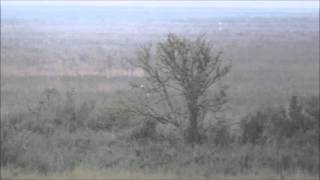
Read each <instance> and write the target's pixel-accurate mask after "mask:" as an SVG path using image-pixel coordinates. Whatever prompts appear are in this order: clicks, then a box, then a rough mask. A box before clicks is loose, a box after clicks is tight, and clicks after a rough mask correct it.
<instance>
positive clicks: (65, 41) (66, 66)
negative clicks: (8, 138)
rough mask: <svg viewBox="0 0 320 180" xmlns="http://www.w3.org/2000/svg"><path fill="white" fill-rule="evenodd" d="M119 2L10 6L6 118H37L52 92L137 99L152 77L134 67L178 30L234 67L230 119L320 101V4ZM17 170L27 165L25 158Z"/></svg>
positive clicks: (101, 101) (5, 38)
mask: <svg viewBox="0 0 320 180" xmlns="http://www.w3.org/2000/svg"><path fill="white" fill-rule="evenodd" d="M113 3H114V4H113ZM113 3H110V4H109V5H97V4H92V5H88V4H86V2H84V3H83V4H81V3H80V4H76V3H75V4H72V3H70V4H68V5H63V3H62V5H61V4H60V5H57V4H59V3H57V4H56V5H52V4H50V3H48V4H46V3H43V4H41V3H40V5H39V4H37V3H30V4H28V3H26V2H25V3H23V2H22V3H20V4H19V3H11V4H10V3H7V4H6V3H3V2H1V117H2V118H1V119H6V118H7V116H8V117H9V116H10V117H11V114H15V113H24V112H28V111H30V108H31V109H32V108H34V107H36V106H37V104H38V102H39V101H40V102H41V98H43V97H44V95H43V92H45V91H46V90H48V89H56V90H57V91H59V92H61V93H62V94H63V93H65V92H69V91H70V90H72V91H74V98H75V103H76V104H77V103H79V104H81V103H84V102H88V101H89V102H95V104H96V106H101V107H105V106H108V104H110V103H113V101H117V99H118V95H119V94H121V93H122V94H130V93H134V92H132V87H130V83H131V82H132V81H138V82H141V81H142V79H143V78H144V77H145V73H144V72H143V70H142V69H139V68H137V67H135V66H133V65H132V64H134V63H135V62H136V61H137V60H136V54H137V52H139V50H140V49H141V47H143V46H148V47H156V44H157V43H158V42H164V41H166V39H167V37H168V33H173V34H176V35H178V36H182V37H186V38H191V39H192V38H196V37H198V36H199V35H200V36H201V35H204V36H205V37H206V39H207V40H208V41H209V42H210V43H211V44H212V47H213V48H212V51H213V52H214V53H218V52H219V51H222V52H223V53H222V58H223V59H224V60H225V62H226V63H227V64H231V66H232V68H231V70H230V72H229V73H228V74H227V75H226V77H225V79H224V81H223V82H224V84H225V85H227V86H228V87H229V88H228V90H227V92H228V96H229V103H228V106H229V109H228V110H227V111H226V114H225V117H227V118H228V119H229V122H232V123H234V122H235V123H237V122H240V120H241V119H242V118H243V117H244V116H245V115H246V114H248V113H250V112H252V111H255V110H257V109H259V108H261V107H269V106H276V107H278V106H286V105H287V104H288V100H289V99H290V97H292V96H298V97H301V98H302V99H303V98H307V97H310V96H318V94H319V8H318V7H315V6H313V5H318V4H317V3H315V2H313V5H312V2H309V4H311V5H308V6H306V7H304V6H299V5H295V6H292V7H286V5H285V3H284V2H282V3H279V2H278V3H279V4H281V6H280V7H276V5H274V6H266V7H259V8H257V7H254V6H248V7H246V6H243V7H236V6H231V7H227V6H219V7H218V6H217V7H215V6H214V5H210V6H206V4H205V3H204V2H202V3H204V5H202V6H199V5H198V6H192V3H195V4H196V2H189V4H188V3H187V4H188V5H187V6H181V5H179V3H177V4H175V5H170V6H169V5H168V6H165V5H162V6H161V5H157V3H154V4H153V5H149V6H146V5H143V4H139V3H137V4H136V5H125V3H124V4H121V3H119V4H120V5H119V4H117V3H115V2H113ZM131 3H132V4H134V3H133V2H131ZM158 3H159V2H158ZM220 3H221V2H220ZM84 4H85V5H84ZM106 4H108V3H106ZM151 4H152V3H151ZM160 4H161V3H160ZM162 4H165V2H164V3H162ZM168 4H170V3H168ZM173 4H174V3H173ZM238 4H241V3H238ZM289 4H290V3H289ZM132 95H134V94H132ZM119 97H120V95H119ZM76 106H77V107H78V106H79V107H80V105H76ZM96 109H97V108H96ZM98 109H99V108H98ZM100 109H103V108H100ZM93 114H94V113H93ZM88 118H89V117H88ZM88 118H87V119H88ZM9 119H10V118H9ZM89 119H90V118H89ZM138 119H139V118H138ZM8 121H9V120H8ZM117 127H118V126H117ZM120 129H121V128H120ZM231 129H239V127H234V126H232V127H231ZM119 132H120V131H119ZM112 133H113V132H112ZM119 134H120V133H119ZM98 138H101V137H98ZM235 141H236V140H235ZM233 143H235V142H233ZM17 144H19V143H17ZM30 146H32V145H30ZM9 147H11V146H8V148H9ZM111 148H112V147H111ZM18 149H19V148H18ZM123 149H125V148H123ZM100 150H101V149H100ZM100 150H99V153H102V152H100ZM44 151H45V150H44ZM177 152H179V151H178V150H177ZM6 155H7V154H4V156H6ZM63 156H64V155H63ZM67 156H68V155H65V158H68V157H67ZM40 159H41V158H40ZM80 159H81V158H80ZM89 159H90V158H89ZM86 160H87V161H89V160H88V159H86ZM86 160H84V161H86ZM91 160H92V159H91ZM21 161H22V160H21ZM146 161H147V160H146ZM23 162H24V163H22V164H24V165H25V164H28V163H29V161H28V160H24V161H23ZM92 162H95V161H94V160H92ZM137 162H138V163H139V161H137ZM14 163H17V164H15V165H17V167H19V165H18V163H19V160H16V161H15V162H12V163H11V164H14ZM93 164H95V163H93ZM98 164H99V163H98ZM124 164H126V163H125V162H124ZM64 165H65V166H66V167H67V165H66V164H64ZM25 166H26V167H28V168H30V167H31V169H32V168H34V167H37V166H33V165H32V164H30V165H25ZM57 166H59V165H57ZM98 166H100V164H99V165H98ZM115 166H117V165H115ZM2 167H5V166H2ZM197 167H198V166H197ZM206 167H208V166H206ZM47 168H48V171H50V170H51V169H54V170H53V171H55V170H56V169H55V167H51V166H49V167H47ZM50 168H51V169H50ZM57 169H59V168H57ZM125 169H126V170H127V169H128V168H126V167H125ZM249 174H250V173H249ZM307 174H308V173H307Z"/></svg>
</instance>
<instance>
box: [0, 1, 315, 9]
mask: <svg viewBox="0 0 320 180" xmlns="http://www.w3.org/2000/svg"><path fill="white" fill-rule="evenodd" d="M1 5H33V6H34V5H51V6H70V5H72V6H74V5H77V6H88V5H90V6H142V7H156V6H164V7H257V8H261V7H267V8H283V7H287V8H319V1H306V0H305V1H3V0H1Z"/></svg>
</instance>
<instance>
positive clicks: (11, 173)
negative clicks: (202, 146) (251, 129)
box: [1, 166, 319, 180]
mask: <svg viewBox="0 0 320 180" xmlns="http://www.w3.org/2000/svg"><path fill="white" fill-rule="evenodd" d="M191 171H192V170H191ZM1 179H3V180H13V179H14V180H31V179H32V180H73V179H77V180H89V179H90V180H127V179H128V180H129V179H130V180H135V179H139V180H147V179H153V180H171V179H186V180H189V179H190V180H191V179H192V180H318V179H319V178H318V177H312V176H308V175H304V174H303V173H301V174H295V175H287V176H280V175H273V174H264V173H261V174H256V175H236V176H223V175H216V176H210V177H209V176H203V175H202V176H201V175H197V174H196V173H195V174H193V175H190V174H189V173H188V175H184V174H174V173H170V172H161V171H158V172H142V171H128V170H123V169H113V168H109V169H94V168H93V167H88V166H79V167H77V168H75V169H73V170H72V171H66V172H62V173H49V174H46V175H44V174H40V173H38V172H36V171H28V170H24V169H18V168H1Z"/></svg>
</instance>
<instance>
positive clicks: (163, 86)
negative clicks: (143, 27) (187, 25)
mask: <svg viewBox="0 0 320 180" xmlns="http://www.w3.org/2000/svg"><path fill="white" fill-rule="evenodd" d="M221 54H222V53H221V52H219V53H217V54H214V53H213V48H212V46H211V44H210V43H209V41H208V40H206V36H204V35H201V36H198V37H197V38H195V39H188V38H185V37H180V36H177V35H175V34H169V35H168V36H167V38H166V40H165V41H163V42H160V43H158V44H157V46H156V47H155V48H152V46H149V47H145V48H142V50H141V51H139V53H138V59H137V63H136V64H135V65H136V66H137V67H138V68H141V69H142V70H143V71H144V75H145V76H144V77H145V83H144V84H137V83H136V82H135V83H132V86H133V87H135V88H136V89H139V90H142V92H143V95H144V96H145V97H139V98H140V101H139V105H140V106H136V107H135V108H134V112H136V113H138V114H140V115H142V116H144V117H147V118H148V119H152V120H155V121H158V122H160V123H164V124H172V125H174V126H175V127H177V128H179V129H182V130H183V132H185V133H184V134H185V136H184V137H185V140H187V142H189V143H192V144H195V143H201V135H200V132H199V123H201V122H203V120H204V119H205V117H206V115H207V113H208V112H210V111H211V112H218V111H221V110H222V108H223V106H224V104H225V103H226V102H227V97H226V92H225V90H226V88H225V86H219V81H220V79H221V78H222V77H224V76H225V75H226V74H227V73H228V72H229V70H230V65H224V64H222V59H221ZM136 97H138V96H136ZM183 124H186V126H185V128H183V127H182V125H183Z"/></svg>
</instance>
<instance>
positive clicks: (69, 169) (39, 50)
mask: <svg viewBox="0 0 320 180" xmlns="http://www.w3.org/2000/svg"><path fill="white" fill-rule="evenodd" d="M305 16H306V17H305ZM303 17H304V18H301V17H300V16H298V15H297V16H293V17H287V18H280V17H271V18H267V17H263V16H262V17H256V18H247V19H244V20H242V21H240V20H239V19H236V18H229V19H228V18H227V19H224V21H223V25H224V26H223V27H220V28H217V24H218V22H219V21H218V20H217V19H213V20H211V19H206V18H202V19H201V18H200V20H201V21H200V20H199V17H198V19H197V18H195V19H192V18H190V19H187V20H186V19H184V20H183V18H182V20H175V21H173V20H172V21H169V20H167V19H166V18H167V17H165V18H164V19H161V20H158V21H157V20H154V21H151V22H152V23H151V25H150V22H138V23H136V24H135V23H132V24H129V25H128V24H126V23H123V22H122V23H115V24H112V23H114V22H108V23H111V25H113V26H100V25H99V24H98V25H96V26H85V25H81V26H79V25H78V26H73V27H71V26H67V25H66V24H62V25H61V24H54V23H53V22H51V24H50V21H49V23H43V22H41V21H40V20H39V22H32V23H30V24H28V23H24V22H20V21H18V20H14V19H4V20H5V21H3V22H2V23H1V179H317V178H318V174H319V41H318V39H319V26H318V25H319V22H318V19H317V18H318V17H316V16H314V15H313V14H312V15H308V14H307V15H305V14H304V16H303ZM2 18H3V17H1V20H3V19H2ZM146 24H149V26H147V27H145V26H146ZM168 32H174V33H177V34H183V35H184V36H187V37H193V36H194V35H195V34H199V33H203V32H205V33H206V37H208V39H209V40H210V41H211V42H212V43H213V45H214V50H215V51H219V50H223V58H224V59H226V60H227V61H228V62H230V63H231V64H232V69H231V71H230V74H228V76H227V77H226V79H225V81H224V82H225V84H227V85H228V86H229V89H228V97H230V100H229V103H228V106H229V108H228V109H227V110H226V111H225V112H223V113H222V114H223V116H222V117H223V119H219V118H216V116H215V115H214V114H211V115H210V116H208V117H207V118H206V120H207V124H206V125H205V126H204V127H202V129H201V133H202V134H203V139H204V141H203V143H201V144H199V145H196V146H192V145H190V144H188V143H185V142H184V138H183V135H182V134H181V133H179V132H178V131H177V130H176V129H175V128H174V127H172V126H170V125H163V124H159V123H150V121H148V119H146V118H143V117H140V116H137V115H136V114H133V113H132V112H131V111H130V107H128V106H123V103H122V101H123V97H134V96H136V95H137V94H135V93H134V92H133V91H132V89H131V87H130V82H132V81H138V82H139V81H141V80H142V79H143V78H144V76H143V74H142V73H141V71H139V69H135V68H133V67H132V66H131V63H130V62H132V61H134V57H135V53H136V50H137V49H138V47H139V46H140V45H141V44H144V45H145V44H148V43H150V42H152V43H156V42H158V41H161V40H162V39H163V38H164V37H165V36H166V34H167V33H168ZM137 103H139V102H137ZM133 106H134V104H133Z"/></svg>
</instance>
